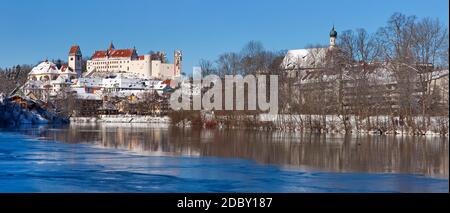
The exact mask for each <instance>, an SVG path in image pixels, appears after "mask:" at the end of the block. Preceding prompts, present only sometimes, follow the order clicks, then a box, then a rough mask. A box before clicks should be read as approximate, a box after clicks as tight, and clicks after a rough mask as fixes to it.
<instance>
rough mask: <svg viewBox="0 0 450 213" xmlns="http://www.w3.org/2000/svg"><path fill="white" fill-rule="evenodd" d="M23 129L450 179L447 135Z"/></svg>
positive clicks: (172, 151) (103, 142) (173, 150)
mask: <svg viewBox="0 0 450 213" xmlns="http://www.w3.org/2000/svg"><path fill="white" fill-rule="evenodd" d="M21 131H22V130H21ZM23 131H25V132H26V134H29V135H33V136H36V135H39V136H40V137H41V138H44V139H48V140H57V141H62V142H66V143H90V144H95V145H97V146H102V147H110V148H118V149H127V150H131V151H134V152H139V153H144V154H149V155H189V156H218V157H227V158H244V159H251V160H255V161H257V162H259V163H263V164H276V165H281V166H284V167H295V168H308V169H312V170H323V171H332V172H374V173H384V172H388V173H408V174H424V175H427V176H432V177H441V178H448V176H449V175H448V170H449V164H448V163H449V157H448V156H449V154H448V153H449V149H448V143H449V139H448V137H445V138H439V137H432V138H431V137H401V136H359V137H357V136H341V135H311V134H309V135H308V134H300V133H283V132H261V131H243V130H242V131H241V130H195V129H180V128H172V127H164V126H162V127H161V126H138V125H106V124H104V125H95V126H81V125H71V126H70V127H67V128H62V129H48V128H44V129H42V130H40V131H36V130H35V129H32V130H28V131H27V130H23Z"/></svg>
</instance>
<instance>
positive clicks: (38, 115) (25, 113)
mask: <svg viewBox="0 0 450 213" xmlns="http://www.w3.org/2000/svg"><path fill="white" fill-rule="evenodd" d="M21 103H22V104H21ZM21 103H18V102H17V101H16V100H13V99H12V98H10V97H6V96H5V95H2V94H0V126H18V125H23V124H50V123H51V124H63V123H67V122H68V119H66V118H64V117H61V116H58V115H57V114H56V113H55V112H51V111H49V110H46V109H45V108H43V107H41V106H40V104H39V103H35V102H32V101H30V100H23V101H22V102H21Z"/></svg>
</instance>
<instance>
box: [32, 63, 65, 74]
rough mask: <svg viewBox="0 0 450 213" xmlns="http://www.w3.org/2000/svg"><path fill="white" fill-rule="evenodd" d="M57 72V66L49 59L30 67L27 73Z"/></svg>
mask: <svg viewBox="0 0 450 213" xmlns="http://www.w3.org/2000/svg"><path fill="white" fill-rule="evenodd" d="M40 74H59V70H58V67H57V66H56V65H55V64H54V63H53V62H50V61H44V62H41V63H40V64H38V65H37V66H35V67H33V69H31V72H30V73H29V75H40Z"/></svg>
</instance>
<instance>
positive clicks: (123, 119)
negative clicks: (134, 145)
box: [70, 115, 170, 123]
mask: <svg viewBox="0 0 450 213" xmlns="http://www.w3.org/2000/svg"><path fill="white" fill-rule="evenodd" d="M70 122H72V123H170V118H169V117H167V116H164V117H154V116H145V115H100V116H99V117H72V118H70Z"/></svg>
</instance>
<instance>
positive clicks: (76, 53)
mask: <svg viewBox="0 0 450 213" xmlns="http://www.w3.org/2000/svg"><path fill="white" fill-rule="evenodd" d="M67 63H68V66H69V69H71V70H72V71H74V72H76V73H77V76H78V77H81V72H82V67H83V59H82V55H81V49H80V46H78V45H74V46H72V47H70V51H69V60H68V62H67Z"/></svg>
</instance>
